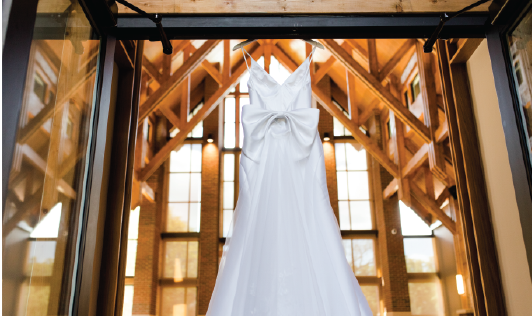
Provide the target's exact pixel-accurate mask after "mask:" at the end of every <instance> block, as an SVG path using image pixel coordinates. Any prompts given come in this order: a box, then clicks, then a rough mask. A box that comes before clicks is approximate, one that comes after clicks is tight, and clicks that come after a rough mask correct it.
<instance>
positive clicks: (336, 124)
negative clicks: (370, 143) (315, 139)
mask: <svg viewBox="0 0 532 316" xmlns="http://www.w3.org/2000/svg"><path fill="white" fill-rule="evenodd" d="M333 128H334V132H333V134H334V136H345V132H344V130H345V127H344V125H343V124H342V123H340V121H339V120H338V119H337V118H336V117H333Z"/></svg>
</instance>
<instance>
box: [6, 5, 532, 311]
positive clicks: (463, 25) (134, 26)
mask: <svg viewBox="0 0 532 316" xmlns="http://www.w3.org/2000/svg"><path fill="white" fill-rule="evenodd" d="M81 2H82V3H84V2H85V1H83V0H81ZM36 6H37V0H31V1H30V3H28V2H27V1H25V2H24V3H21V2H13V7H12V9H11V14H10V20H9V22H10V23H9V25H8V29H7V33H6V41H5V45H4V51H3V63H4V72H3V76H4V78H9V80H4V83H3V87H2V88H3V90H4V91H10V93H9V94H7V93H4V96H3V104H4V106H3V108H2V111H3V119H2V120H3V133H2V138H3V149H4V151H3V157H4V162H3V165H2V170H3V178H2V185H3V188H2V191H3V201H2V203H3V205H2V207H3V209H2V210H4V205H5V195H6V194H5V193H6V190H7V180H8V179H9V171H10V168H11V158H12V156H13V150H14V144H15V136H16V128H17V125H18V116H19V112H20V108H21V104H22V93H23V90H24V85H25V76H26V69H27V64H28V59H29V51H30V45H31V41H32V39H34V38H39V37H40V36H41V35H43V36H46V38H54V37H55V36H57V38H61V39H62V38H64V37H63V36H64V25H62V24H61V23H59V22H58V20H57V19H56V18H55V17H54V16H53V15H38V16H37V15H36V14H33V15H31V13H32V12H33V13H35V12H36ZM84 8H85V9H87V8H88V7H87V6H85V7H84ZM513 8H514V7H512V9H513ZM520 8H521V10H524V8H525V6H524V5H523V6H522V7H520ZM513 12H516V13H513ZM513 12H511V13H508V12H506V16H508V15H509V16H510V17H511V18H510V19H512V18H513V19H516V18H517V16H515V15H517V13H518V12H521V11H513ZM28 13H29V15H28ZM86 14H87V15H88V16H89V20H90V21H93V22H94V21H98V19H94V18H91V17H90V15H91V12H90V10H88V9H87V10H86ZM164 20H165V31H166V33H167V35H168V38H169V39H213V38H224V39H228V38H251V37H252V38H259V39H260V38H307V37H308V38H428V37H430V35H431V34H432V33H433V32H434V30H435V28H436V27H437V26H438V24H439V22H440V18H439V16H437V15H407V14H399V15H395V16H394V15H386V16H382V15H381V16H378V15H264V14H246V15H206V14H203V15H191V14H188V15H164ZM487 22H488V15H486V14H468V15H462V16H459V17H456V18H455V19H453V20H451V21H449V22H448V23H446V25H445V28H443V30H442V32H441V33H440V36H441V37H442V38H453V37H454V38H456V37H459V38H465V37H468V38H483V37H486V36H487V39H488V46H489V50H490V57H491V60H492V67H493V72H494V77H495V83H496V89H497V95H498V97H499V106H500V110H501V117H502V119H503V122H504V124H503V128H504V132H505V137H506V145H507V148H508V155H509V158H510V166H511V169H512V176H513V181H514V187H515V193H516V198H517V202H518V207H519V211H520V217H521V224H522V228H523V235H524V239H525V247H526V249H527V254H528V261H529V266H531V267H532V232H531V231H530V229H529V227H532V212H531V211H530V210H532V181H531V177H532V176H531V175H532V170H531V167H530V164H528V163H527V161H526V159H525V157H526V155H527V154H528V153H527V152H526V149H525V148H526V146H525V147H524V146H523V143H522V142H523V138H522V137H523V134H522V133H523V131H522V125H521V123H522V122H520V121H519V120H520V119H521V118H520V115H518V113H519V112H517V110H519V109H518V108H517V107H516V106H518V103H517V102H516V95H515V93H516V92H515V91H516V90H515V87H514V85H513V81H512V76H511V74H512V72H511V68H509V67H511V63H509V61H508V58H509V55H508V53H507V47H506V46H505V45H506V42H505V41H506V34H507V32H508V30H510V29H511V26H512V25H504V26H499V27H489V24H488V23H487ZM34 25H35V26H36V27H37V30H36V32H35V34H34ZM93 26H94V27H95V29H96V31H97V33H98V34H99V35H100V36H102V37H101V40H102V46H101V51H100V58H102V57H103V56H106V57H105V59H108V58H111V60H112V57H110V56H112V55H111V51H108V50H109V49H111V48H110V46H109V45H105V44H104V42H105V43H110V41H111V42H114V43H116V41H117V40H125V39H132V40H143V39H151V40H159V39H160V37H159V35H158V30H157V28H155V27H154V26H153V23H152V22H151V21H149V20H147V19H145V18H142V17H139V16H136V15H135V16H133V15H120V16H119V18H118V26H117V27H116V28H109V26H102V27H98V25H93ZM34 35H35V37H34ZM108 36H110V37H108ZM112 50H113V54H114V47H113V48H112ZM108 62H109V60H107V61H105V60H101V62H100V65H99V67H100V71H99V72H98V75H97V80H98V81H97V82H98V86H97V88H96V89H97V90H96V92H95V93H96V96H97V97H98V98H100V95H102V93H103V90H105V89H106V88H104V87H102V84H101V82H102V80H106V78H110V76H112V73H113V67H110V65H109V64H108ZM104 64H107V65H105V66H104ZM139 65H140V63H137V64H136V65H135V67H138V66H139ZM137 75H138V74H135V77H136V76H137ZM102 78H103V79H102ZM139 78H140V77H139ZM135 80H137V78H135ZM137 92H138V91H137ZM137 92H135V93H137ZM135 100H136V101H135ZM135 102H137V103H138V96H134V101H133V103H135ZM7 105H9V106H7ZM96 105H97V108H96V111H98V112H97V113H98V115H97V116H96V120H95V125H94V137H93V143H92V144H91V150H92V157H91V160H90V162H89V163H90V164H91V169H90V170H89V171H90V173H89V179H90V181H89V183H88V189H87V192H86V193H87V197H89V198H88V199H87V202H86V205H85V206H84V209H85V212H86V213H85V215H86V217H85V219H84V221H83V225H84V226H83V228H82V231H81V232H80V233H81V234H82V236H83V238H84V239H83V243H82V244H81V246H82V248H81V249H82V250H81V251H82V252H83V255H82V256H80V260H79V262H80V265H79V267H78V268H79V270H78V274H77V278H78V279H77V282H78V283H77V284H78V286H77V287H76V290H75V294H74V299H75V300H74V306H73V307H74V309H73V312H74V313H76V314H80V315H82V314H88V313H89V310H90V309H92V308H96V307H95V306H93V305H92V304H95V303H96V301H100V299H101V298H98V299H95V298H94V296H93V295H94V293H95V292H94V291H96V292H98V289H99V288H98V282H93V281H91V280H90V279H91V278H93V277H94V276H92V275H91V274H92V272H93V268H94V267H93V264H94V263H95V262H94V260H96V259H99V258H100V257H99V256H101V252H102V249H100V248H101V246H100V248H98V246H97V245H96V243H95V241H94V240H93V241H92V245H90V247H89V248H90V249H89V248H87V247H86V246H87V245H86V244H85V242H86V241H87V239H85V238H89V239H91V237H90V236H89V228H90V229H92V226H91V227H89V225H96V222H94V220H96V221H97V219H98V218H100V217H101V216H104V215H105V214H100V213H101V212H100V210H99V208H98V207H99V203H98V202H97V201H99V199H96V195H97V194H98V195H99V192H96V191H98V190H96V191H94V189H95V186H97V185H98V181H100V180H101V170H100V169H99V168H102V166H103V163H104V162H103V158H99V157H97V155H94V150H96V149H97V148H102V147H101V145H102V142H103V143H105V139H106V136H107V135H106V132H107V131H106V130H105V128H104V127H103V126H99V125H100V124H101V123H102V120H103V118H102V117H100V115H101V114H102V112H101V110H102V109H101V108H100V107H101V105H102V101H101V100H100V101H99V102H97V103H96ZM137 105H138V104H137ZM104 110H106V109H104ZM107 110H108V109H107ZM137 110H138V109H134V110H133V112H132V113H131V117H133V116H135V115H137V114H138V113H135V111H137ZM135 125H136V124H135ZM132 126H133V125H131V127H130V137H132V138H130V141H129V146H127V150H128V154H127V155H125V156H124V155H123V156H122V158H124V157H127V162H126V163H127V170H126V175H125V176H126V178H125V179H126V180H125V181H126V183H125V185H126V192H125V193H126V194H127V193H128V189H127V187H128V186H129V187H130V186H131V176H132V173H131V172H132V169H131V167H132V161H133V156H134V155H133V154H132V153H133V150H134V144H135V139H136V137H133V136H132V135H136V128H133V127H132ZM6 158H7V159H6ZM96 162H97V164H98V166H96V165H94V164H95V163H96ZM115 163H116V162H115ZM91 187H92V188H91ZM126 200H127V199H125V200H124V201H123V207H124V210H125V209H126V206H127V207H129V206H128V205H127V203H128V201H126ZM91 218H92V220H91ZM126 219H127V217H126V216H124V217H123V218H122V222H121V235H122V238H123V236H124V232H125V233H126V234H127V223H126ZM126 239H127V238H126ZM121 245H123V241H121ZM119 249H120V252H121V254H122V255H124V253H125V249H124V247H121V248H119ZM124 267H125V262H124V260H120V262H119V267H118V270H119V271H121V270H123V269H124ZM531 272H532V271H531ZM531 274H532V273H531ZM118 281H119V282H120V280H118ZM122 281H123V280H122ZM122 284H123V283H122ZM95 287H96V289H95ZM100 289H101V288H100ZM117 291H120V290H117ZM115 293H116V292H115ZM117 294H118V293H116V294H115V295H116V296H115V298H116V299H117V300H118V295H117ZM119 311H120V304H116V305H115V313H119Z"/></svg>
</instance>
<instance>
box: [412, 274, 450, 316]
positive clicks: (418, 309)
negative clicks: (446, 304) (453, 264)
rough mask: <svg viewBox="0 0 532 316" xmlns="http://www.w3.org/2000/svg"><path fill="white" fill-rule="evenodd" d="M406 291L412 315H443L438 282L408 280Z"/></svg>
mask: <svg viewBox="0 0 532 316" xmlns="http://www.w3.org/2000/svg"><path fill="white" fill-rule="evenodd" d="M408 293H409V295H410V309H411V311H412V315H444V313H443V304H442V298H441V290H440V285H439V283H437V282H423V283H417V282H416V283H414V282H409V283H408Z"/></svg>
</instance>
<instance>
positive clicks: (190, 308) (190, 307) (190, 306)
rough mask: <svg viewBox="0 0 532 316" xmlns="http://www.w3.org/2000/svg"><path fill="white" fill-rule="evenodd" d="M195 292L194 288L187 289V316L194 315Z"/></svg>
mask: <svg viewBox="0 0 532 316" xmlns="http://www.w3.org/2000/svg"><path fill="white" fill-rule="evenodd" d="M196 292H197V289H196V288H195V287H187V297H186V299H187V316H195V315H196Z"/></svg>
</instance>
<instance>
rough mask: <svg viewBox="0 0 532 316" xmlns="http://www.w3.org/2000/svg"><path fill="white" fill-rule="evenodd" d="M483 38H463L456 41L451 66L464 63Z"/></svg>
mask: <svg viewBox="0 0 532 316" xmlns="http://www.w3.org/2000/svg"><path fill="white" fill-rule="evenodd" d="M483 40H484V39H483V38H463V39H460V40H459V41H458V45H457V48H456V52H455V53H454V55H453V57H452V58H451V64H459V63H465V62H466V61H468V60H469V58H470V57H471V55H473V53H474V52H475V50H476V49H477V47H478V46H479V45H480V43H482V41H483Z"/></svg>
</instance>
